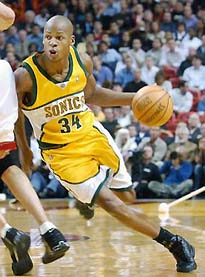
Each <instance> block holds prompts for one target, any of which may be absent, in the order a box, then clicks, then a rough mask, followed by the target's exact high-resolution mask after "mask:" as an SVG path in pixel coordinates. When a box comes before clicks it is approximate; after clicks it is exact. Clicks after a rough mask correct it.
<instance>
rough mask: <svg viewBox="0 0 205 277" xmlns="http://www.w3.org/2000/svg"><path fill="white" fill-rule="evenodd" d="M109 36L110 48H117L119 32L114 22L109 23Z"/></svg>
mask: <svg viewBox="0 0 205 277" xmlns="http://www.w3.org/2000/svg"><path fill="white" fill-rule="evenodd" d="M109 36H110V46H111V48H115V49H118V47H119V44H120V40H121V32H120V29H119V26H118V25H117V23H116V22H111V23H110V28H109Z"/></svg>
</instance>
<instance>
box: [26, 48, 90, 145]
mask: <svg viewBox="0 0 205 277" xmlns="http://www.w3.org/2000/svg"><path fill="white" fill-rule="evenodd" d="M23 66H24V67H25V68H26V69H27V70H28V72H29V73H30V76H31V78H32V81H33V92H32V99H31V100H29V103H24V104H23V106H22V108H23V111H24V113H25V115H26V116H27V117H28V118H29V119H30V121H31V124H32V126H33V129H34V132H35V135H36V137H37V138H38V140H40V141H41V142H42V143H50V144H66V143H70V142H71V141H74V140H78V139H81V138H82V137H83V136H84V135H85V134H86V133H88V132H89V129H90V128H91V127H92V125H93V121H94V116H93V113H92V112H91V111H90V110H89V108H88V107H87V105H86V104H85V98H84V88H85V86H86V82H87V78H86V72H85V70H84V68H83V65H82V64H81V61H80V59H79V56H78V53H77V51H76V50H75V49H74V48H72V47H71V49H70V55H69V71H68V74H67V76H66V77H65V80H63V81H62V82H58V81H56V80H55V79H53V78H52V77H50V76H49V75H48V74H47V73H46V72H45V71H44V70H43V68H42V67H41V66H40V65H39V63H38V60H37V56H36V55H34V56H32V57H29V58H27V59H26V60H25V61H24V63H23Z"/></svg>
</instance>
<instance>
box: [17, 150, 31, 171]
mask: <svg viewBox="0 0 205 277" xmlns="http://www.w3.org/2000/svg"><path fill="white" fill-rule="evenodd" d="M19 160H20V164H21V169H22V170H23V171H24V173H25V174H26V175H27V176H30V175H31V173H32V169H33V153H32V151H31V149H30V148H26V149H24V150H23V151H22V150H20V151H19Z"/></svg>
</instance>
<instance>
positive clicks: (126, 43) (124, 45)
mask: <svg viewBox="0 0 205 277" xmlns="http://www.w3.org/2000/svg"><path fill="white" fill-rule="evenodd" d="M130 39H131V38H130V34H129V32H128V31H124V32H123V33H122V36H121V40H120V43H119V48H118V50H119V52H120V53H122V52H129V51H130V49H131V42H130Z"/></svg>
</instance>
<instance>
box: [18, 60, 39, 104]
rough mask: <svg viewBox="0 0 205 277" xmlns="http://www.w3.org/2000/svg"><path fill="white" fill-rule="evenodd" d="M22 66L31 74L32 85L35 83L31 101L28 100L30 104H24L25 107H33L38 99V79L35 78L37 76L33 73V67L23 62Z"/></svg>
mask: <svg viewBox="0 0 205 277" xmlns="http://www.w3.org/2000/svg"><path fill="white" fill-rule="evenodd" d="M21 66H22V67H23V68H25V69H26V70H27V71H28V73H29V74H30V77H31V80H32V83H33V89H32V95H31V99H30V100H28V102H26V103H25V102H23V104H24V105H25V106H28V107H30V106H32V105H33V104H34V103H35V101H36V97H37V82H36V77H35V74H34V72H33V69H32V68H31V66H30V65H29V64H28V63H26V62H23V63H22V65H21Z"/></svg>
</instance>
